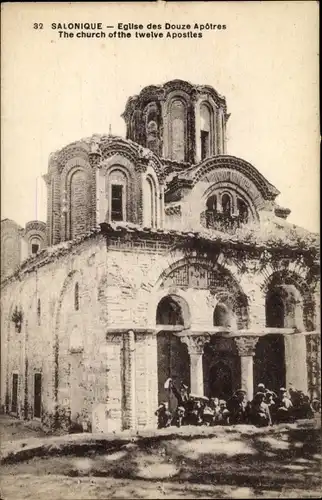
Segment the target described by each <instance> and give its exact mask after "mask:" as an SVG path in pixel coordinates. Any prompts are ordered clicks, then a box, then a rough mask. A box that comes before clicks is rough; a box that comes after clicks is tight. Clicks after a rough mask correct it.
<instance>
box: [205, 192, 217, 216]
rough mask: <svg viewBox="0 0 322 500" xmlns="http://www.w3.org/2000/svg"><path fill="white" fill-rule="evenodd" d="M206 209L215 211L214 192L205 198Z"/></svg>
mask: <svg viewBox="0 0 322 500" xmlns="http://www.w3.org/2000/svg"><path fill="white" fill-rule="evenodd" d="M207 210H212V211H213V212H217V196H216V195H215V194H214V195H212V196H210V198H208V200H207Z"/></svg>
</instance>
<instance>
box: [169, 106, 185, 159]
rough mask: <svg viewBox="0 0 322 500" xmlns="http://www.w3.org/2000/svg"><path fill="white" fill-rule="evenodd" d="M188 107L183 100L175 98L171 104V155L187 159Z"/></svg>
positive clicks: (175, 157) (172, 157)
mask: <svg viewBox="0 0 322 500" xmlns="http://www.w3.org/2000/svg"><path fill="white" fill-rule="evenodd" d="M185 139H186V108H185V104H184V103H183V101H181V100H180V99H174V100H173V101H172V102H171V105H170V157H171V159H172V160H176V161H185V159H186V158H185V144H186V140H185Z"/></svg>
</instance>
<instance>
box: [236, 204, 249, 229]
mask: <svg viewBox="0 0 322 500" xmlns="http://www.w3.org/2000/svg"><path fill="white" fill-rule="evenodd" d="M237 208H238V214H239V218H240V222H242V223H244V224H246V223H247V221H248V208H247V205H246V203H245V202H244V201H243V200H241V199H240V198H238V200H237Z"/></svg>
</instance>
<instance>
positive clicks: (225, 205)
mask: <svg viewBox="0 0 322 500" xmlns="http://www.w3.org/2000/svg"><path fill="white" fill-rule="evenodd" d="M221 205H222V211H223V213H224V214H226V215H231V199H230V196H229V194H224V195H223V196H222V199H221Z"/></svg>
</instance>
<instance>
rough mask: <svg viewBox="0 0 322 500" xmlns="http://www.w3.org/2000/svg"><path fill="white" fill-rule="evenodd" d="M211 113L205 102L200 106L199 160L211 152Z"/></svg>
mask: <svg viewBox="0 0 322 500" xmlns="http://www.w3.org/2000/svg"><path fill="white" fill-rule="evenodd" d="M212 121H213V120H212V114H211V111H210V109H209V106H208V105H207V104H205V103H203V104H201V106H200V147H201V160H204V159H206V158H208V157H209V156H211V154H212V135H213V134H212Z"/></svg>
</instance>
